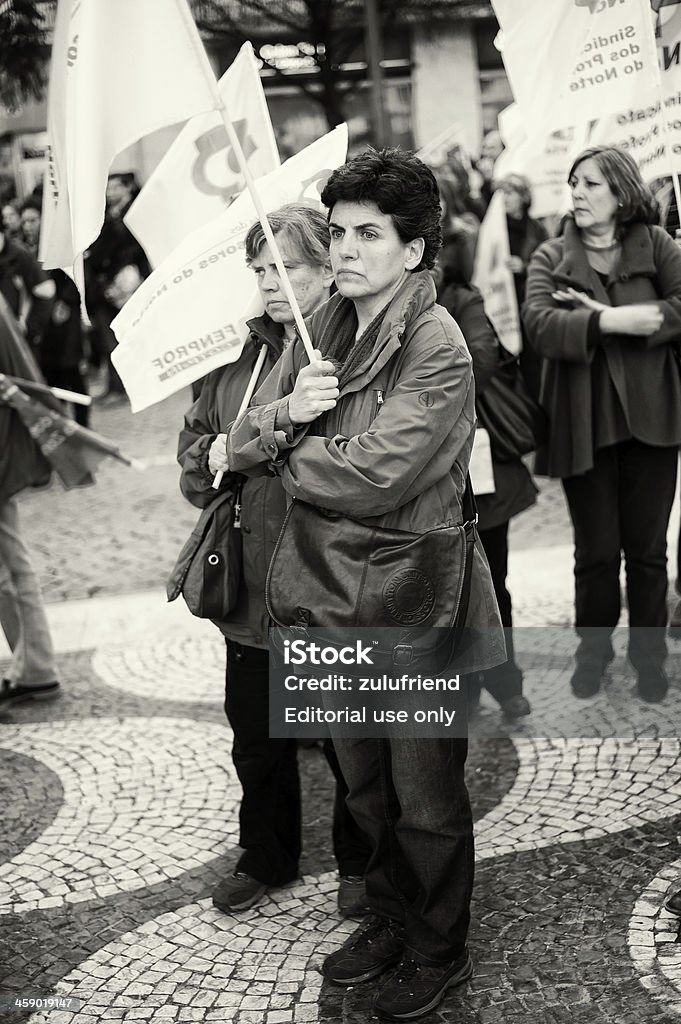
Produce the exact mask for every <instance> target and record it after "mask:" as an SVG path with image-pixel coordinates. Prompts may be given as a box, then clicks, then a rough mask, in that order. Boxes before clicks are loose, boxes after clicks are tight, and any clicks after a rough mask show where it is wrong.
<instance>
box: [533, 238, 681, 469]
mask: <svg viewBox="0 0 681 1024" xmlns="http://www.w3.org/2000/svg"><path fill="white" fill-rule="evenodd" d="M568 287H572V288H575V289H577V290H578V291H583V292H585V293H586V294H587V295H590V296H592V297H593V298H595V299H597V300H598V301H599V302H602V303H605V304H606V305H612V306H623V305H629V304H632V303H638V302H654V303H655V304H656V305H658V306H659V308H660V310H661V311H662V312H663V314H664V321H663V323H662V326H661V328H660V329H659V331H656V332H655V333H654V334H651V335H650V336H649V337H646V338H644V337H634V336H631V335H617V334H612V335H601V334H600V331H599V329H598V313H594V312H592V311H591V310H589V309H585V308H581V307H578V308H574V309H573V308H567V307H566V306H565V305H561V304H559V303H558V302H557V301H556V300H555V299H554V298H552V293H553V292H554V291H556V290H560V289H565V288H568ZM523 320H524V324H525V330H526V333H527V337H528V339H529V341H530V343H531V344H532V345H533V347H534V348H535V349H536V350H537V352H539V354H540V355H542V356H543V357H544V362H543V369H542V381H541V391H540V397H541V402H542V405H543V406H544V408H545V409H546V412H547V414H548V417H549V440H548V445H547V448H546V449H545V450H542V451H541V452H538V453H537V462H536V472H537V473H542V474H546V475H548V476H552V477H567V476H572V475H575V474H579V473H585V472H586V471H587V470H589V469H591V467H592V466H593V454H594V435H595V423H594V417H596V416H598V415H599V411H600V405H599V402H598V400H597V397H598V396H597V395H595V394H593V389H592V383H593V379H592V378H593V375H592V363H593V359H594V355H595V353H596V350H597V349H598V348H601V349H602V351H603V354H604V358H605V364H606V367H607V372H608V374H609V376H610V379H611V381H612V384H613V386H614V388H615V390H616V392H617V398H618V400H619V403H620V404H621V408H622V411H623V413H624V416H625V418H626V422H627V424H628V429H629V432H630V436H631V437H634V438H636V439H637V440H639V441H642V442H644V443H645V444H650V445H660V446H671V445H678V444H679V443H681V376H680V375H679V369H678V366H677V364H676V360H675V358H674V353H673V350H672V346H673V345H674V344H677V343H679V342H680V341H681V249H679V247H678V246H677V245H676V244H675V243H674V242H673V241H672V240H671V238H670V237H669V235H667V234H666V232H665V231H663V230H662V228H658V227H648V226H647V225H645V224H639V223H636V224H632V225H630V226H629V227H628V228H627V230H626V232H625V234H624V236H623V238H622V253H621V257H620V259H619V261H618V263H617V265H616V267H615V268H614V270H613V272H612V273H611V274H610V277H609V279H608V281H607V286H604V285H603V284H602V283H601V281H600V279H599V277H598V275H597V274H596V273H595V271H594V270H593V269H592V268H591V267H590V265H589V262H588V260H587V254H586V250H585V249H584V247H583V245H582V243H581V240H580V236H579V231H578V230H577V228H576V226H575V223H574V221H573V220H572V219H571V218H570V219H568V221H567V223H566V225H565V231H564V234H563V235H562V236H561V237H560V238H555V239H552V240H551V241H548V242H545V243H544V244H543V245H542V246H540V248H539V249H537V251H536V252H535V253H534V255H533V256H532V259H531V260H530V266H529V271H528V277H527V292H526V299H525V305H524V307H523ZM601 415H602V413H601ZM605 426H606V428H607V427H608V426H609V424H605Z"/></svg>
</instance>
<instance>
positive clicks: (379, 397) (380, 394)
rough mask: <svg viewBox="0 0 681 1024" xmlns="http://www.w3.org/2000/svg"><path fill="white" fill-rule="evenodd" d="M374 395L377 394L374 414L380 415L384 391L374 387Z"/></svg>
mask: <svg viewBox="0 0 681 1024" xmlns="http://www.w3.org/2000/svg"><path fill="white" fill-rule="evenodd" d="M374 395H375V396H376V408H375V410H374V416H376V415H378V412H379V410H380V408H381V406H382V405H383V392H382V391H379V390H377V389H376V388H374Z"/></svg>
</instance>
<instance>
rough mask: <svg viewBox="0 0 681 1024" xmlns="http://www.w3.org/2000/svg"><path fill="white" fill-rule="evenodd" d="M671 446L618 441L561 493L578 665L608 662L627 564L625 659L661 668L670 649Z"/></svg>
mask: <svg viewBox="0 0 681 1024" xmlns="http://www.w3.org/2000/svg"><path fill="white" fill-rule="evenodd" d="M677 461H678V455H677V449H676V448H661V447H657V446H652V445H647V444H643V443H642V442H640V441H636V440H630V441H622V442H620V443H619V444H614V445H609V446H608V447H607V448H602V449H600V450H599V451H597V452H596V453H595V455H594V466H593V468H592V469H590V470H589V471H588V472H587V473H583V474H581V475H580V476H573V477H567V478H566V479H565V480H563V488H564V490H565V495H566V498H567V502H568V506H569V508H570V516H571V518H572V525H573V528H574V536H575V623H576V627H577V633H578V635H579V636H580V638H581V643H580V646H579V650H578V652H577V658H578V660H580V661H598V660H600V661H601V662H606V661H608V660H609V659H610V658H611V657H612V646H611V643H610V637H611V634H612V631H613V629H614V627H615V626H616V625H617V623H618V621H619V617H620V611H621V601H620V563H621V558H622V553H624V560H625V566H626V581H627V604H628V607H629V626H630V630H629V658H630V660H631V662H632V664H633V665H634V667H635V668H637V669H639V670H640V669H642V668H645V667H646V666H660V665H662V663H663V662H664V660H665V657H666V654H667V647H666V643H665V627H666V624H667V526H668V524H669V515H670V512H671V508H672V502H673V500H674V490H675V487H676V467H677Z"/></svg>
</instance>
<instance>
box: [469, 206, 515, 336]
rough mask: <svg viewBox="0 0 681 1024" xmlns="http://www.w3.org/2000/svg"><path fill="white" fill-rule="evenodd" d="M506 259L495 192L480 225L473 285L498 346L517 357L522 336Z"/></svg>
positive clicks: (505, 239)
mask: <svg viewBox="0 0 681 1024" xmlns="http://www.w3.org/2000/svg"><path fill="white" fill-rule="evenodd" d="M510 255H511V248H510V245H509V241H508V227H507V224H506V203H505V202H504V194H503V192H502V191H501V190H500V189H497V191H496V192H495V193H494V195H493V196H492V201H491V202H490V204H489V206H488V207H487V213H486V214H485V218H484V220H483V222H482V224H481V225H480V233H479V235H478V244H477V248H476V250H475V269H474V271H473V284H474V285H475V287H476V288H479V289H480V292H481V294H482V298H483V301H484V303H485V312H486V313H487V316H488V317H489V318H490V320H491V321H492V323H493V325H494V329H495V330H496V332H497V334H498V335H499V339H500V341H501V343H502V345H504V346H505V347H506V348H507V349H508V350H509V352H513V354H514V355H517V354H518V352H520V349H521V347H522V335H521V333H520V318H519V316H518V300H517V298H516V292H515V284H514V283H513V273H512V271H511V270H510V269H509V266H508V260H509V257H510Z"/></svg>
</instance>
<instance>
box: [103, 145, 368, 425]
mask: <svg viewBox="0 0 681 1024" xmlns="http://www.w3.org/2000/svg"><path fill="white" fill-rule="evenodd" d="M347 146H348V132H347V126H346V125H340V126H339V127H338V128H335V129H334V130H333V131H332V132H329V134H328V135H325V136H324V137H323V138H321V139H318V140H317V142H313V143H312V145H310V146H308V147H307V148H306V149H304V150H302V152H300V153H298V154H297V155H296V156H293V157H291V159H290V160H287V161H286V163H285V164H283V165H282V166H281V167H280V168H278V169H277V170H276V171H273V172H272V173H271V174H268V175H267V176H266V177H264V178H261V179H260V180H259V182H258V192H259V193H260V196H261V199H262V202H263V205H264V207H265V210H266V211H267V212H271V211H272V210H275V209H277V208H278V207H280V206H283V205H284V204H285V203H292V202H304V201H315V200H316V201H319V196H320V194H321V192H322V190H323V188H324V185H325V183H326V181H327V179H328V177H329V175H330V173H331V171H332V170H334V168H336V167H338V166H339V165H340V164H342V163H343V162H344V161H345V158H346V154H347ZM257 219H258V218H257V214H256V211H255V207H254V205H253V201H252V199H251V196H250V194H249V193H248V192H247V191H245V192H242V193H241V195H240V196H239V198H238V199H237V200H236V201H235V202H234V203H232V205H231V206H230V207H229V208H228V209H227V210H225V211H224V212H223V213H222V214H221V215H220V216H219V217H218V218H217V219H215V220H214V221H211V222H210V223H208V224H205V225H204V226H203V227H202V228H199V229H198V230H197V231H195V232H193V234H191V235H190V236H189V237H188V238H186V239H185V240H184V241H183V242H182V243H181V244H180V245H179V246H178V247H177V249H175V250H174V251H173V252H172V253H171V255H170V256H169V257H168V258H167V259H165V260H164V261H163V263H162V264H161V265H160V266H159V267H157V268H156V270H154V271H153V273H152V274H151V276H150V277H148V278H147V279H146V281H144V282H143V283H142V284H141V285H140V287H139V288H138V289H137V291H136V292H135V293H134V295H133V296H132V297H131V298H130V299H129V300H128V302H126V304H125V306H124V307H123V309H122V310H121V312H120V313H119V314H118V316H117V317H116V319H115V320H114V321H113V323H112V325H111V326H112V328H113V331H114V333H115V335H116V337H117V339H118V341H119V345H118V347H117V348H116V349H115V350H114V353H113V356H112V362H113V364H114V366H115V367H116V369H117V370H118V373H119V374H120V376H121V379H122V381H123V384H124V385H125V390H126V391H127V393H128V397H129V398H130V404H131V406H132V410H133V412H138V411H139V410H140V409H146V407H147V406H149V405H153V404H154V402H159V401H161V399H163V398H166V397H167V396H168V395H171V394H173V393H174V392H175V391H179V389H180V388H182V387H184V386H185V385H187V384H191V382H192V381H195V380H197V379H198V378H199V377H203V375H204V374H206V373H208V372H209V371H210V370H214V369H215V368H216V367H217V366H222V365H224V364H225V363H231V362H234V361H235V360H236V359H238V358H239V355H240V354H241V350H242V348H243V344H244V339H245V337H246V333H247V332H246V327H245V321H246V319H247V318H248V317H249V316H252V315H255V313H256V312H259V310H260V309H261V308H262V307H261V306H258V289H257V285H256V280H255V275H254V274H253V271H252V270H249V269H248V267H247V266H246V263H245V258H244V238H245V235H246V232H247V231H248V229H249V228H250V227H251V225H252V224H253V223H254V222H255V221H256V220H257Z"/></svg>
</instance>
